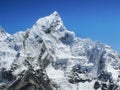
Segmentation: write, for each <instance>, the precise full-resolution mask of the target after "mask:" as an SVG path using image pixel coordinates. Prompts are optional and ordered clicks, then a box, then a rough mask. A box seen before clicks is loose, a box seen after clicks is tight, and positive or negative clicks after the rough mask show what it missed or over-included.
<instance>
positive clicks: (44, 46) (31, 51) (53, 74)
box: [0, 11, 120, 90]
mask: <svg viewBox="0 0 120 90" xmlns="http://www.w3.org/2000/svg"><path fill="white" fill-rule="evenodd" d="M0 90H120V55H119V53H118V52H117V51H115V50H113V49H112V48H111V46H109V45H106V44H103V43H101V42H95V41H92V40H91V39H88V38H87V39H83V38H80V37H76V36H75V33H74V32H72V31H69V30H67V28H66V27H65V26H64V24H63V21H62V19H61V17H60V15H59V14H58V13H57V12H56V11H55V12H53V13H52V14H51V15H49V16H46V17H43V18H40V19H38V20H37V21H36V23H35V24H34V25H33V26H32V27H31V28H28V29H27V30H26V31H19V32H17V33H15V34H13V35H11V34H8V33H7V32H5V31H4V30H3V29H2V28H0Z"/></svg>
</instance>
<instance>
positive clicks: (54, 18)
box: [36, 11, 63, 26]
mask: <svg viewBox="0 0 120 90" xmlns="http://www.w3.org/2000/svg"><path fill="white" fill-rule="evenodd" d="M58 22H59V23H60V24H61V25H63V22H62V20H61V17H60V16H59V14H58V13H57V11H54V12H53V13H52V14H50V15H49V16H46V17H43V18H40V19H38V20H37V22H36V23H37V24H38V25H48V26H49V25H51V24H52V23H58Z"/></svg>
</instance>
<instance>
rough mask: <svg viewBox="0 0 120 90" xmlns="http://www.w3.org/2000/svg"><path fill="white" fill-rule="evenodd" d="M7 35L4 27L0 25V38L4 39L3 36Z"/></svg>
mask: <svg viewBox="0 0 120 90" xmlns="http://www.w3.org/2000/svg"><path fill="white" fill-rule="evenodd" d="M7 36H9V34H8V33H6V32H5V31H4V29H3V28H2V27H1V26H0V40H4V39H5V38H7Z"/></svg>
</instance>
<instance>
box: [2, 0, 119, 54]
mask: <svg viewBox="0 0 120 90" xmlns="http://www.w3.org/2000/svg"><path fill="white" fill-rule="evenodd" d="M54 11H57V12H58V13H59V14H60V16H61V17H62V20H63V21H64V24H65V26H66V27H67V28H68V29H69V30H71V31H74V32H75V33H76V35H77V36H80V37H83V38H91V39H92V40H95V41H100V42H103V43H106V44H108V45H111V46H112V47H113V48H114V49H115V50H117V51H118V52H120V0H0V25H1V26H2V27H3V28H5V30H6V31H7V32H8V33H11V34H13V33H15V32H17V31H21V30H26V28H29V27H31V26H32V25H33V24H34V23H35V22H36V20H37V19H38V18H40V17H44V16H46V15H49V14H51V13H52V12H54Z"/></svg>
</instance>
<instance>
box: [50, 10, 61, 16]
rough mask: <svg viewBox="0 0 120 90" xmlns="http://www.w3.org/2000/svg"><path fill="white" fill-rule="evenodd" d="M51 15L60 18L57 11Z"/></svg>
mask: <svg viewBox="0 0 120 90" xmlns="http://www.w3.org/2000/svg"><path fill="white" fill-rule="evenodd" d="M51 15H53V16H59V13H58V12H57V11H54V12H53V13H52V14H51Z"/></svg>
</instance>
